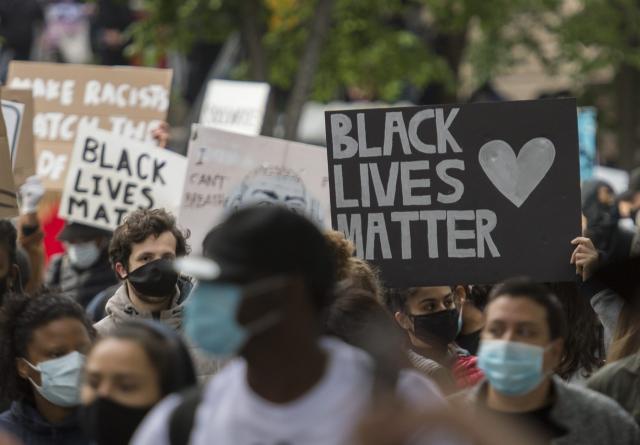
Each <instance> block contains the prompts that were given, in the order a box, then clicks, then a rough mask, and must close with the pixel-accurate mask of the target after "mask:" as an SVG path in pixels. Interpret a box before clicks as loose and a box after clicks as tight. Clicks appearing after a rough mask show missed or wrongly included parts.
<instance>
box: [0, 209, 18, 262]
mask: <svg viewBox="0 0 640 445" xmlns="http://www.w3.org/2000/svg"><path fill="white" fill-rule="evenodd" d="M17 239H18V234H17V231H16V228H15V227H14V226H13V223H12V222H11V221H10V220H8V219H0V247H3V248H5V249H7V254H8V255H9V264H16V250H17Z"/></svg>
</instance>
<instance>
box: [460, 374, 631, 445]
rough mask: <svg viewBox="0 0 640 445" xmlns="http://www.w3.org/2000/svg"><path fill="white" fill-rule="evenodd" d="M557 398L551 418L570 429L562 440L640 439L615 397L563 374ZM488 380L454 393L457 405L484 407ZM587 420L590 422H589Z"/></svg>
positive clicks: (557, 384) (556, 382)
mask: <svg viewBox="0 0 640 445" xmlns="http://www.w3.org/2000/svg"><path fill="white" fill-rule="evenodd" d="M553 387H554V393H555V402H554V405H553V408H552V409H551V419H552V420H553V421H555V422H556V423H558V424H559V425H561V426H564V427H566V428H567V429H568V430H569V431H570V433H569V435H568V436H565V437H564V438H563V439H567V440H565V441H563V442H562V443H582V442H573V440H576V439H581V438H586V437H588V438H589V440H590V441H589V443H594V444H595V443H613V442H611V440H612V439H613V438H615V439H616V440H622V441H623V442H615V443H635V442H632V441H631V442H630V441H628V439H633V440H640V429H639V428H638V425H636V423H635V422H634V421H633V418H632V417H631V416H630V415H629V414H628V413H627V412H626V411H624V410H623V409H622V407H621V406H620V405H619V404H618V403H617V402H615V401H614V400H612V399H610V398H609V397H606V396H604V395H602V394H600V393H598V392H596V391H593V390H590V389H587V388H582V387H579V386H576V385H569V384H567V383H565V382H563V381H562V380H561V379H560V378H559V377H554V378H553ZM486 388H487V387H486V382H482V383H480V384H478V385H476V386H475V387H473V388H471V389H469V390H466V391H463V392H460V393H457V394H454V395H453V396H451V397H449V399H448V400H449V401H450V402H451V403H452V404H454V405H457V406H467V407H476V408H478V409H482V405H481V403H482V402H481V400H482V399H483V394H485V393H486ZM585 421H587V422H585Z"/></svg>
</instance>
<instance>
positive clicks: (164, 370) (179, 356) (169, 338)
mask: <svg viewBox="0 0 640 445" xmlns="http://www.w3.org/2000/svg"><path fill="white" fill-rule="evenodd" d="M108 338H117V339H121V340H129V341H132V342H134V343H137V344H138V345H140V347H141V348H142V349H143V350H144V351H145V353H146V354H147V358H148V359H149V361H150V362H151V365H152V366H153V368H154V369H155V370H156V372H157V373H158V380H159V382H160V392H161V395H162V397H163V398H164V397H165V396H167V395H169V394H171V393H174V392H178V391H181V390H183V389H186V388H188V387H190V386H193V385H195V384H196V383H197V381H196V373H195V370H194V366H193V361H192V360H191V356H190V355H189V352H188V351H187V348H186V346H185V344H184V342H183V341H182V340H181V339H180V336H179V335H178V334H177V333H176V332H175V331H174V330H172V329H171V328H169V327H168V326H165V325H163V324H161V323H159V322H156V321H153V320H136V321H127V322H124V323H121V324H119V325H118V327H117V328H116V330H115V331H113V332H112V333H110V334H109V335H107V336H105V337H102V338H100V340H98V342H96V344H98V343H99V342H100V341H102V340H105V339H108ZM94 347H95V345H94Z"/></svg>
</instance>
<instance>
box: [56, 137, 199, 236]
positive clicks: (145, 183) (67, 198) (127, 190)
mask: <svg viewBox="0 0 640 445" xmlns="http://www.w3.org/2000/svg"><path fill="white" fill-rule="evenodd" d="M186 167H187V161H186V159H185V158H184V157H183V156H181V155H178V154H176V153H173V152H171V151H168V150H165V149H162V148H158V147H154V146H152V145H148V144H145V143H143V142H139V141H135V140H132V139H127V138H123V137H120V136H116V135H114V134H112V133H110V132H108V131H104V130H99V129H96V128H92V127H88V126H82V127H80V129H79V130H78V135H77V137H76V142H75V145H74V148H73V153H72V155H71V163H70V165H69V174H68V175H67V178H66V182H65V186H64V193H63V195H62V200H61V201H60V211H59V213H58V215H59V216H60V217H61V218H64V219H66V220H70V221H75V222H79V223H82V224H87V225H90V226H94V227H99V228H103V229H107V230H113V229H115V228H116V227H117V226H118V225H120V224H121V223H122V220H123V218H124V217H125V216H126V215H127V214H129V213H130V212H132V211H134V210H137V209H139V208H143V209H150V208H166V209H167V210H169V211H171V212H173V213H174V214H175V213H176V212H177V210H178V208H179V205H180V198H181V196H182V193H181V192H182V185H183V183H184V175H185V171H186Z"/></svg>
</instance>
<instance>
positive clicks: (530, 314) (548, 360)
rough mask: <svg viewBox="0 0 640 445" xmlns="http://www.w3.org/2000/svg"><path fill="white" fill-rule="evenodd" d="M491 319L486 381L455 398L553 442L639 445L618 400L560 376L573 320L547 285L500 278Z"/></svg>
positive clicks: (482, 357)
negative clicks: (558, 371) (557, 372)
mask: <svg viewBox="0 0 640 445" xmlns="http://www.w3.org/2000/svg"><path fill="white" fill-rule="evenodd" d="M486 317H487V318H486V320H487V321H486V326H485V328H484V331H483V334H482V341H481V344H480V350H479V352H478V366H479V367H480V368H481V369H482V370H483V371H484V374H485V376H486V381H484V382H482V384H480V385H478V386H476V387H475V388H472V389H470V390H468V391H467V392H464V393H461V394H458V395H456V396H455V397H454V400H456V401H458V402H460V403H462V404H464V405H467V406H469V407H471V408H473V409H476V410H479V411H481V412H483V413H489V414H490V415H493V416H495V417H497V418H498V419H502V420H504V421H508V422H509V423H512V424H514V425H520V426H522V427H523V428H527V429H532V430H534V431H536V432H537V433H538V434H540V435H541V436H542V437H543V438H544V439H545V440H546V441H547V442H548V443H551V444H554V445H557V444H567V445H568V444H576V445H577V444H581V445H589V444H594V445H595V444H604V443H607V444H608V443H611V444H614V443H615V444H629V445H631V444H637V443H640V429H639V428H638V426H637V425H636V424H635V422H634V421H633V419H632V418H631V416H629V414H627V413H626V412H625V411H624V410H623V409H622V408H621V407H620V405H618V404H617V403H616V402H614V401H613V400H611V399H609V398H608V397H604V396H603V395H601V394H598V393H597V392H595V391H591V390H588V389H584V388H581V387H578V386H573V385H568V384H566V383H564V382H563V381H562V380H561V379H560V378H559V377H556V376H554V371H555V369H556V367H557V366H558V364H559V363H560V360H561V357H562V354H563V343H564V338H565V336H566V330H567V326H566V322H565V320H564V317H563V312H562V308H561V306H560V303H559V302H558V300H557V298H556V297H555V296H554V295H553V294H551V292H550V291H549V290H548V289H547V288H546V287H544V286H542V285H537V284H534V283H532V282H531V281H529V280H526V279H514V280H509V281H506V282H504V283H502V284H499V285H497V286H496V287H494V289H493V290H492V292H491V296H490V299H489V304H488V306H487V310H486Z"/></svg>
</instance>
